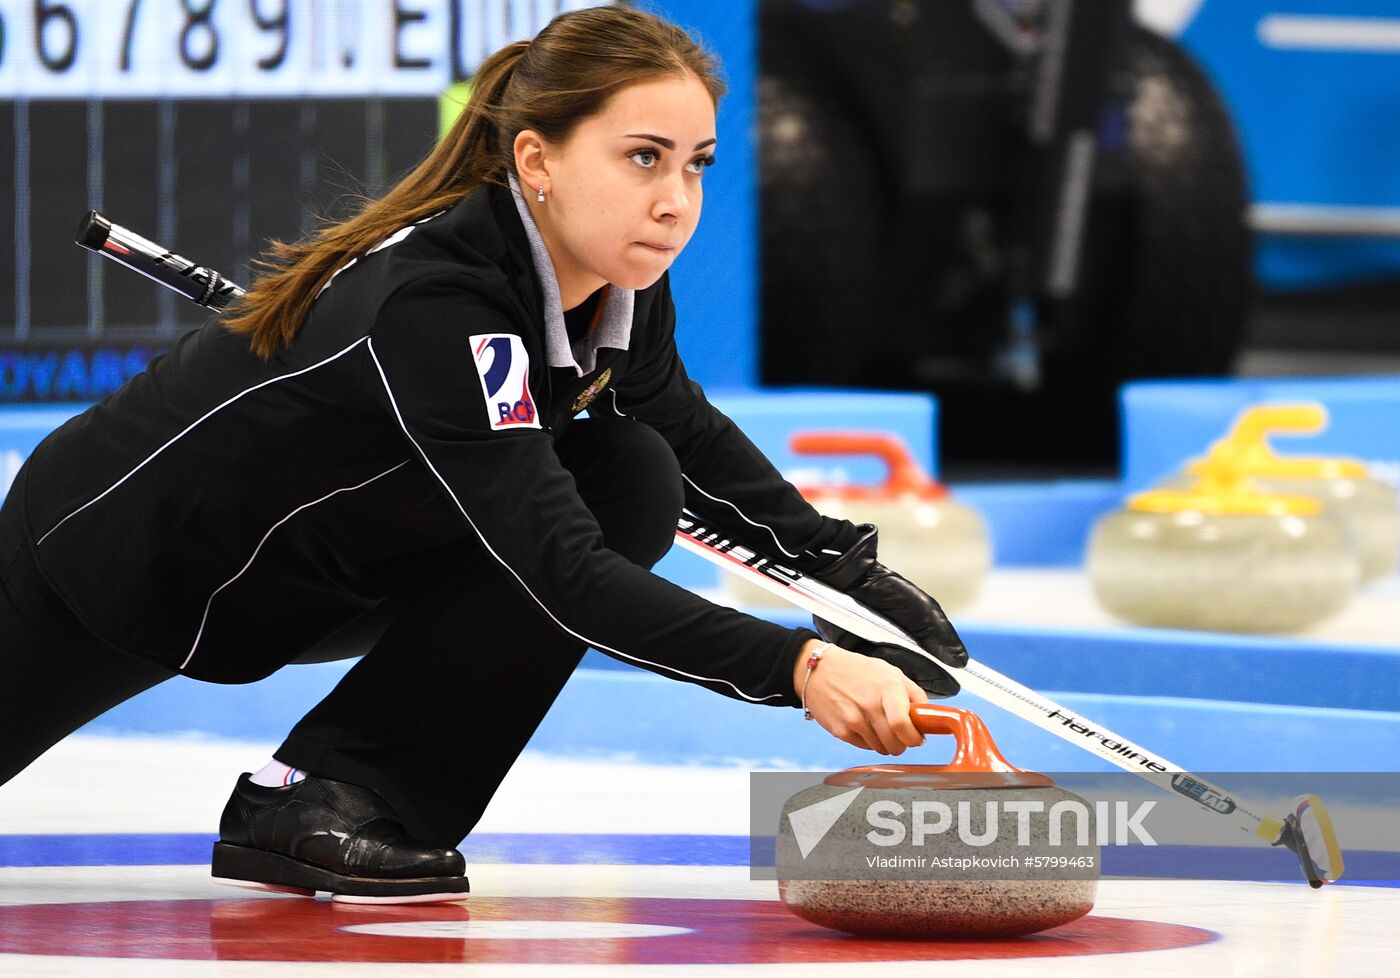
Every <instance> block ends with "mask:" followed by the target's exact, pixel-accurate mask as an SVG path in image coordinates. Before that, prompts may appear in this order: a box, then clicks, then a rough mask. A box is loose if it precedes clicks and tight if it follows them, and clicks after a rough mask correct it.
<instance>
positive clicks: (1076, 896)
mask: <svg viewBox="0 0 1400 978" xmlns="http://www.w3.org/2000/svg"><path fill="white" fill-rule="evenodd" d="M911 716H912V717H913V719H914V721H915V724H916V725H917V726H918V728H919V729H920V730H921V731H922V732H924V733H926V734H936V733H950V734H953V735H954V736H955V737H957V739H958V747H957V753H956V754H955V756H954V758H953V761H952V762H951V763H949V764H945V765H880V766H873V767H861V768H852V769H851V770H848V771H842V772H840V773H838V774H833V775H830V776H829V777H827V778H826V780H825V781H824V782H823V783H822V784H819V785H815V786H813V787H811V788H808V789H806V790H805V791H802V792H800V793H798V794H796V795H794V796H793V797H792V798H790V799H788V801H787V803H786V804H785V805H784V807H783V815H782V819H781V822H780V826H779V831H778V838H777V850H776V866H777V872H778V878H779V882H778V893H779V896H780V898H781V899H782V901H783V903H784V904H785V905H786V906H787V908H788V909H789V910H791V911H792V912H793V913H794V914H796V915H797V916H799V917H801V918H803V919H804V920H808V921H810V922H812V923H814V924H819V925H821V926H823V927H829V928H832V929H834V930H839V931H844V932H846V933H849V934H855V935H858V936H861V937H878V938H906V939H924V940H967V939H1000V938H1010V937H1019V936H1022V935H1025V934H1034V933H1037V932H1039V931H1043V930H1047V929H1049V928H1051V927H1058V926H1060V925H1062V924H1067V923H1069V922H1071V921H1073V920H1077V919H1078V918H1080V917H1082V916H1084V915H1085V914H1087V913H1088V912H1089V911H1090V910H1091V909H1093V906H1094V897H1095V892H1096V888H1097V884H1098V877H1099V849H1098V846H1097V845H1096V844H1095V842H1094V840H1095V838H1096V832H1097V829H1096V826H1095V825H1094V819H1093V808H1092V806H1090V805H1089V804H1088V803H1087V802H1085V801H1084V800H1083V799H1082V798H1079V797H1078V796H1077V795H1074V794H1072V793H1071V792H1068V791H1065V790H1064V789H1062V788H1059V787H1056V786H1055V784H1054V782H1053V781H1051V780H1050V779H1049V778H1047V777H1045V776H1044V775H1040V774H1035V773H1032V772H1028V771H1021V770H1018V769H1017V768H1015V767H1012V766H1011V764H1009V763H1008V762H1007V761H1006V759H1005V758H1003V757H1002V756H1001V754H1000V753H999V752H998V751H997V748H996V745H995V744H994V743H993V742H992V739H991V735H990V734H989V733H988V732H987V729H986V727H985V726H984V725H983V723H982V721H981V719H980V718H978V717H977V716H976V715H975V714H973V713H970V712H968V711H966V710H960V709H957V708H954V707H948V706H942V705H932V704H922V705H917V706H915V707H914V708H913V709H912V710H911ZM856 792H858V794H857V793H856ZM843 805H844V806H845V807H844V810H842V811H841V813H840V816H839V817H838V818H836V820H835V822H834V823H831V822H830V821H829V819H830V815H831V813H832V812H834V811H835V810H837V809H839V808H841V806H843ZM1057 805H1059V806H1061V807H1060V808H1059V809H1057V808H1056V806H1057ZM812 806H817V807H816V808H813V807H812ZM989 806H990V807H989ZM824 809H825V812H824V811H823V810H824ZM896 813H898V814H896ZM824 819H825V820H826V821H827V824H829V825H830V827H829V828H827V829H826V831H825V833H824V834H822V835H821V837H820V840H819V841H816V842H815V843H814V842H813V841H812V839H813V826H814V825H815V826H816V827H817V828H818V829H819V828H820V827H821V824H822V822H823V820H824ZM921 823H922V826H923V828H924V829H925V830H926V831H925V832H924V833H923V834H922V837H920V833H919V830H918V826H919V825H920V824H921ZM896 826H901V827H903V830H904V831H903V833H902V836H901V832H900V831H898V830H897V829H896ZM872 837H873V838H876V839H878V840H880V841H879V844H876V843H874V842H872V841H871V840H872ZM896 839H897V840H898V841H893V842H892V840H896ZM872 860H873V863H872ZM1037 860H1041V861H1042V862H1040V863H1037Z"/></svg>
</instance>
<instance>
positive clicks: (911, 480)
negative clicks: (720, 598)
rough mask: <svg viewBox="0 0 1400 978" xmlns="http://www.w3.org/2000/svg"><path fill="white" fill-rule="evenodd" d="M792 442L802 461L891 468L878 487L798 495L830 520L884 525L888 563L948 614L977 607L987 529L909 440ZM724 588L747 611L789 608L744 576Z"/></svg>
mask: <svg viewBox="0 0 1400 978" xmlns="http://www.w3.org/2000/svg"><path fill="white" fill-rule="evenodd" d="M789 444H790V446H791V448H792V451H793V452H794V453H795V454H797V455H801V456H833V455H835V456H869V457H873V458H878V459H879V460H880V461H881V462H882V463H884V466H885V475H884V479H883V481H881V482H879V483H878V484H875V485H869V484H857V485H850V484H847V485H838V484H820V485H803V484H799V485H798V489H799V490H801V492H802V495H803V496H804V497H806V499H807V500H808V502H810V503H811V504H812V505H813V506H815V507H816V508H817V510H818V511H819V512H821V513H823V514H824V515H826V516H832V517H835V518H837V519H847V520H850V521H851V522H853V523H874V524H875V525H876V526H877V527H879V528H880V560H881V561H882V562H883V563H885V564H886V565H888V566H890V567H898V568H899V572H900V573H901V574H902V575H904V576H905V577H907V578H908V579H909V580H911V581H913V582H914V583H915V584H917V585H918V586H919V587H921V588H923V589H924V590H925V591H927V592H928V593H929V594H932V595H936V596H937V598H938V603H939V604H940V605H941V606H942V607H943V610H944V611H949V612H951V611H956V610H959V609H961V608H964V607H966V606H967V605H969V604H971V603H972V602H973V600H974V599H975V598H976V597H977V592H978V591H979V590H980V589H981V587H982V579H983V578H984V577H985V576H986V574H987V569H988V568H989V567H990V566H991V563H992V547H991V541H990V539H989V538H988V535H987V526H986V523H985V522H984V521H983V520H982V517H981V516H980V515H979V514H978V513H977V511H976V510H975V509H972V508H971V507H969V506H964V505H963V504H961V503H959V502H957V501H956V500H954V499H953V498H952V497H951V496H950V495H949V494H948V490H947V488H946V487H944V486H943V485H942V484H941V483H939V482H938V481H937V480H935V479H931V478H929V476H928V474H927V473H926V472H924V470H923V469H921V468H920V467H919V464H918V463H917V462H916V461H915V460H914V457H913V455H912V454H911V453H910V451H909V446H908V445H906V444H905V443H904V442H903V440H901V439H900V438H899V437H898V436H896V435H892V434H889V433H886V432H874V431H870V432H861V431H799V432H796V433H795V434H793V436H792V438H791V441H790V443H789ZM724 585H725V589H726V590H727V591H728V592H729V594H730V597H731V598H732V599H733V600H734V601H736V602H737V603H739V604H741V605H747V606H750V607H760V608H764V607H783V602H782V601H781V600H779V599H778V598H776V597H775V596H774V595H772V594H770V593H769V592H767V591H765V590H763V589H762V588H758V587H756V586H754V585H752V584H749V583H747V582H746V581H744V580H743V579H741V578H736V577H730V576H726V577H725V579H724Z"/></svg>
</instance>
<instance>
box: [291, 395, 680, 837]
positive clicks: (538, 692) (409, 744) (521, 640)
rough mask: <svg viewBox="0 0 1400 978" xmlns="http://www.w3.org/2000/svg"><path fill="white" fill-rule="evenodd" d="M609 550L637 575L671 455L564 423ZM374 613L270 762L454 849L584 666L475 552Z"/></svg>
mask: <svg viewBox="0 0 1400 978" xmlns="http://www.w3.org/2000/svg"><path fill="white" fill-rule="evenodd" d="M556 451H557V452H558V455H559V458H560V461H562V462H563V464H564V466H565V467H566V468H567V469H569V471H570V472H571V473H572V474H573V476H574V480H575V482H576V483H577V484H578V490H579V495H580V496H581V497H582V498H583V500H584V502H585V503H586V504H587V506H588V508H589V509H590V510H591V511H592V512H593V514H594V516H595V517H596V518H597V520H598V523H599V525H600V526H601V527H602V530H603V538H604V540H605V542H606V543H607V545H608V547H609V549H611V550H614V551H616V552H618V553H620V554H622V555H623V556H624V557H626V558H628V559H629V560H631V561H633V562H635V563H637V564H640V565H642V566H645V567H650V566H651V565H652V564H654V563H655V562H656V561H658V560H660V559H661V557H662V555H663V554H665V553H666V551H667V549H669V548H670V545H671V541H672V540H673V539H674V536H675V530H676V518H677V517H678V516H679V515H680V510H681V504H682V501H683V490H682V486H681V477H680V467H679V465H678V464H677V462H676V458H675V455H674V454H673V453H672V452H671V449H670V446H668V445H667V444H666V443H665V441H663V440H662V439H661V436H660V435H658V434H656V432H654V431H652V430H651V429H650V428H648V427H646V426H645V425H642V424H639V423H637V422H634V421H627V420H623V419H593V420H588V421H582V422H575V423H574V425H573V426H572V427H571V428H570V429H569V431H568V432H566V433H565V434H564V436H563V437H562V438H560V439H559V441H558V442H557V444H556ZM427 558H428V559H425V560H424V562H423V566H422V568H421V570H420V571H419V572H417V573H416V574H415V575H414V576H413V579H412V580H411V581H410V582H409V584H408V585H407V586H406V587H404V588H402V589H401V591H400V593H399V594H397V595H395V597H393V598H391V599H390V600H389V602H387V603H386V606H385V608H384V610H385V611H387V612H388V614H383V615H380V614H377V612H378V611H379V609H376V612H371V613H370V616H369V617H370V618H372V619H373V618H376V617H377V618H378V619H379V620H381V621H385V622H386V627H385V628H384V630H383V632H382V634H381V635H380V636H379V637H378V639H377V640H376V641H375V642H374V643H373V646H372V648H371V651H370V652H369V654H368V655H366V656H365V657H364V658H363V659H361V660H360V662H359V663H357V664H356V665H355V667H354V668H353V669H351V670H350V672H349V673H347V674H346V676H345V677H344V678H343V679H342V680H341V681H340V683H339V685H337V686H336V688H335V689H334V690H332V691H331V693H330V695H328V696H327V697H326V698H325V699H324V700H322V701H321V702H320V703H319V704H318V705H317V706H316V707H315V708H314V709H313V710H312V711H311V712H310V713H308V714H307V715H306V716H305V717H304V718H303V719H302V720H301V722H300V723H298V724H297V725H296V727H295V728H294V729H293V730H292V732H291V734H290V735H289V736H288V737H287V740H286V742H285V743H284V744H283V745H282V746H281V747H280V748H279V749H278V751H277V753H276V756H277V759H278V760H279V761H282V762H283V763H284V764H290V765H292V766H293V767H299V768H301V769H302V770H305V771H310V772H311V773H313V774H316V775H319V776H321V777H327V778H334V779H336V780H339V781H349V782H351V783H353V784H360V785H364V786H366V787H369V788H372V789H374V790H375V791H376V792H378V793H379V794H380V795H381V796H382V797H383V798H384V799H385V800H386V801H388V802H389V803H390V804H391V805H392V806H393V807H394V808H395V810H396V811H397V812H398V813H399V815H400V816H401V817H402V818H403V819H404V822H405V823H406V825H407V826H408V829H409V832H410V834H411V835H412V836H413V837H414V838H415V839H418V840H421V841H424V842H430V843H432V844H434V845H454V846H455V845H456V844H457V843H458V842H460V841H461V840H462V838H463V837H464V836H466V834H467V833H468V832H470V831H471V829H472V827H473V826H474V825H475V824H476V822H477V820H478V819H479V818H480V817H481V813H482V811H483V810H484V809H485V808H486V803H487V802H488V801H490V800H491V796H492V795H493V794H494V793H495V791H496V788H497V787H498V786H499V785H500V783H501V779H502V778H504V777H505V775H506V772H507V771H509V770H510V767H511V765H512V764H513V763H514V762H515V759H516V757H518V756H519V754H520V752H521V751H522V750H523V749H524V748H525V744H526V742H527V741H528V740H529V739H530V736H531V734H533V733H534V731H535V728H536V727H538V726H539V724H540V721H541V720H543V719H544V716H545V713H546V712H548V710H549V707H550V705H551V704H552V703H553V702H554V699H555V697H556V696H557V695H558V693H559V690H560V689H561V688H562V687H563V685H564V682H565V681H566V680H567V679H568V678H569V676H570V674H571V673H572V672H573V671H574V668H575V667H576V666H577V665H578V662H579V659H580V658H581V657H582V655H583V652H584V645H583V643H581V642H579V641H578V640H577V639H575V638H573V637H572V636H570V635H568V634H566V633H565V632H563V631H561V630H560V629H559V628H558V626H557V625H555V624H554V623H553V622H552V621H551V620H550V619H549V618H548V617H547V616H546V615H545V614H544V612H543V611H542V610H541V609H540V607H539V605H537V604H536V603H535V601H534V599H532V598H531V597H530V596H529V595H527V594H526V593H525V592H524V591H523V590H522V589H521V588H520V586H519V584H518V583H517V582H516V581H515V580H514V579H513V578H511V577H510V576H509V575H508V574H507V573H506V572H505V571H504V570H503V569H502V568H501V566H500V565H499V564H498V563H496V561H495V560H493V559H492V558H491V557H490V555H489V554H487V553H485V551H484V550H483V549H481V547H480V545H479V544H477V543H476V542H475V541H473V542H471V543H469V544H467V545H465V546H456V547H453V548H450V549H446V550H443V551H438V552H434V553H432V554H430V555H427Z"/></svg>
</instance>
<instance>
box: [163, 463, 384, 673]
mask: <svg viewBox="0 0 1400 978" xmlns="http://www.w3.org/2000/svg"><path fill="white" fill-rule="evenodd" d="M411 461H412V459H407V458H406V459H404V460H403V461H402V462H400V463H399V464H398V465H395V466H394V467H393V468H391V469H385V470H384V471H383V472H381V473H379V474H378V475H376V476H371V477H370V478H368V479H366V480H365V481H364V482H361V483H359V484H357V485H353V486H342V487H341V488H339V489H332V490H331V491H330V492H328V493H326V494H325V495H324V496H322V497H321V498H320V499H313V500H311V502H309V503H302V504H301V505H300V506H298V507H297V508H296V509H294V510H292V511H291V512H290V513H288V514H287V515H286V516H284V517H282V518H281V519H280V520H278V521H277V522H276V523H273V524H272V526H271V527H270V528H269V529H268V531H267V532H266V533H264V534H263V538H262V539H261V540H259V541H258V545H257V546H256V547H254V548H253V554H252V556H250V557H249V558H248V562H247V563H246V564H244V565H243V567H242V569H241V570H239V572H238V573H237V574H234V575H233V576H232V577H230V578H229V579H228V580H227V581H224V583H222V584H220V585H219V586H218V587H216V588H215V589H214V593H212V594H210V595H209V600H208V601H206V602H205V603H204V616H203V617H202V618H200V619H199V631H198V632H196V633H195V636H194V644H192V645H191V646H190V654H189V655H187V656H185V661H184V662H182V663H180V671H181V672H183V671H184V670H185V666H187V665H189V664H190V660H191V659H193V658H194V652H195V649H197V648H199V641H200V639H202V638H203V637H204V626H205V625H206V624H208V622H209V609H210V608H212V607H214V599H215V598H217V597H218V596H219V592H220V591H222V590H223V589H224V588H226V587H228V586H229V585H230V584H232V583H233V582H234V581H236V580H238V579H239V578H240V577H242V576H243V575H244V574H245V573H247V570H248V568H249V567H252V566H253V561H255V560H257V559H258V554H259V553H261V552H262V548H263V544H265V543H267V540H268V538H269V537H271V536H272V534H273V533H274V532H275V531H276V530H277V528H278V527H279V526H281V525H282V524H283V523H286V522H287V521H288V520H289V519H291V518H292V517H293V516H295V515H297V514H298V513H300V512H301V511H302V510H304V509H309V508H310V507H312V506H315V505H316V504H317V503H323V502H325V501H326V500H327V499H330V498H331V497H332V496H338V495H340V494H341V493H342V492H354V491H355V490H356V489H363V488H364V487H365V486H367V485H369V484H370V483H371V482H377V481H379V480H380V479H382V478H384V477H385V476H386V475H390V474H392V473H394V472H397V471H398V470H399V469H401V468H403V467H404V466H405V465H407V464H408V463H409V462H411Z"/></svg>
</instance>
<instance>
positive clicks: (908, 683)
mask: <svg viewBox="0 0 1400 978" xmlns="http://www.w3.org/2000/svg"><path fill="white" fill-rule="evenodd" d="M826 644H827V643H825V642H819V641H817V640H815V639H813V640H812V641H810V642H807V643H806V644H805V645H803V647H802V654H801V655H800V656H798V659H797V663H796V665H795V667H794V669H793V688H794V689H796V690H797V691H798V693H799V695H800V694H801V692H802V683H803V681H804V679H805V680H806V683H807V690H806V693H807V697H806V702H807V709H809V710H811V711H812V717H813V719H815V720H816V721H817V722H818V723H819V724H821V725H822V727H823V728H824V729H825V730H826V731H827V732H829V733H830V734H831V735H832V736H834V737H836V738H837V739H838V740H844V741H845V742H846V743H848V744H853V745H854V746H856V747H861V748H864V749H865V750H873V751H876V752H878V753H880V754H887V755H895V756H898V755H899V754H902V753H904V751H905V748H908V747H918V746H919V745H921V744H922V743H923V742H924V736H923V734H921V733H919V731H918V730H917V729H915V727H914V721H913V720H911V719H910V717H909V708H910V706H911V705H913V704H916V703H927V702H928V695H927V694H926V693H924V691H923V690H922V689H920V688H919V687H918V685H917V684H916V683H915V682H914V681H913V680H912V679H910V678H909V677H908V676H906V675H904V673H902V672H900V671H899V669H898V668H896V667H895V666H893V665H891V664H890V663H888V662H886V661H885V660H884V659H876V658H872V657H871V656H868V655H861V654H860V653H859V652H851V651H850V650H848V649H843V648H841V647H840V646H839V645H831V646H828V647H827V648H826V651H825V652H823V653H822V658H821V661H820V662H818V663H817V666H816V668H815V669H813V670H812V673H811V676H810V677H808V676H807V661H808V659H809V658H810V657H811V654H812V652H813V651H815V650H817V649H820V648H822V647H823V646H824V645H826Z"/></svg>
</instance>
